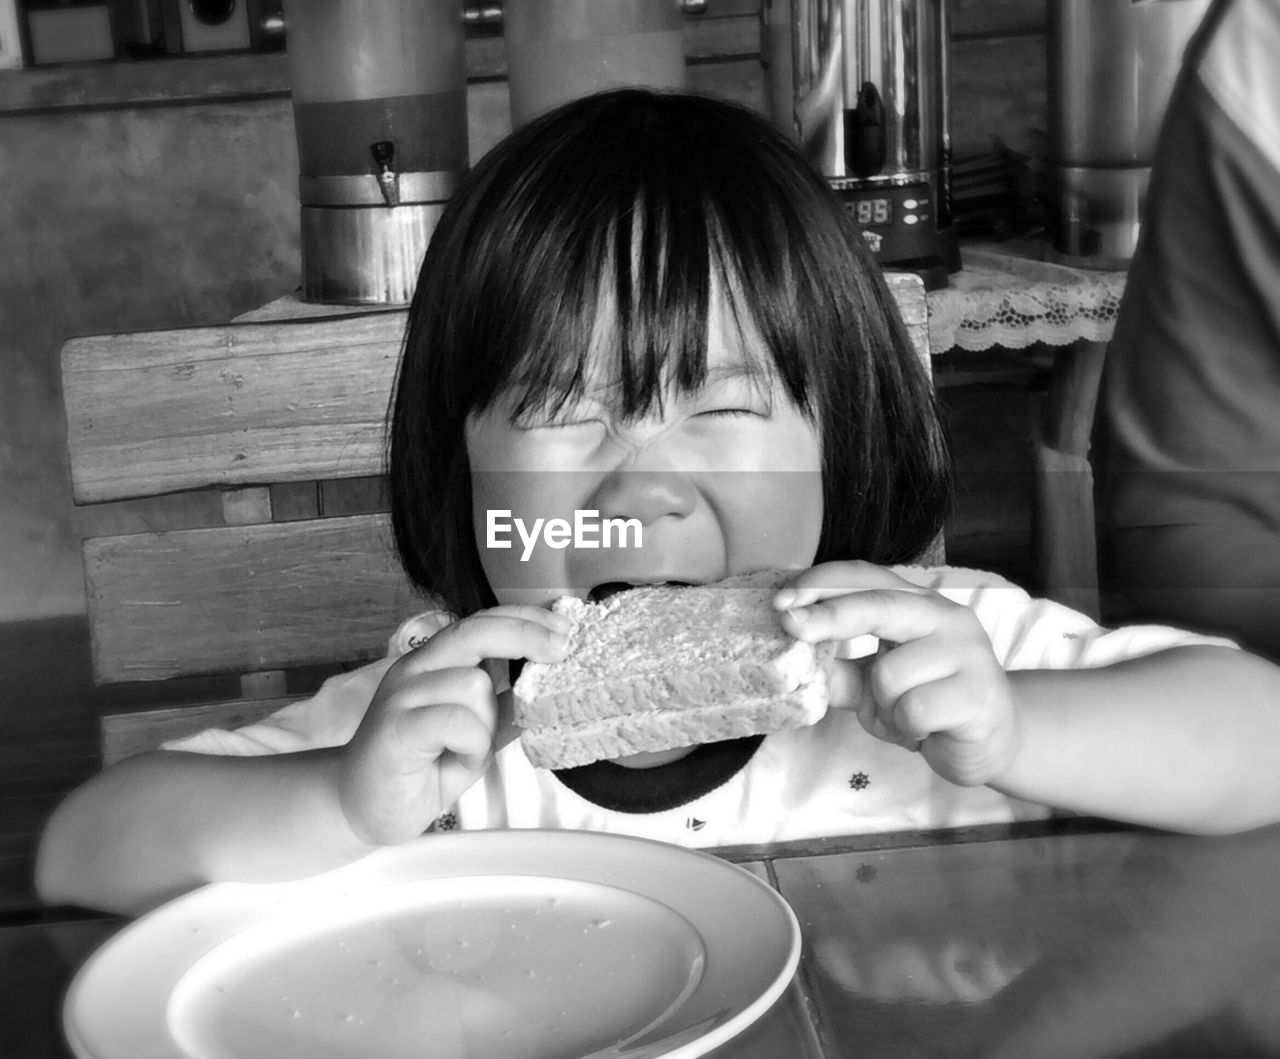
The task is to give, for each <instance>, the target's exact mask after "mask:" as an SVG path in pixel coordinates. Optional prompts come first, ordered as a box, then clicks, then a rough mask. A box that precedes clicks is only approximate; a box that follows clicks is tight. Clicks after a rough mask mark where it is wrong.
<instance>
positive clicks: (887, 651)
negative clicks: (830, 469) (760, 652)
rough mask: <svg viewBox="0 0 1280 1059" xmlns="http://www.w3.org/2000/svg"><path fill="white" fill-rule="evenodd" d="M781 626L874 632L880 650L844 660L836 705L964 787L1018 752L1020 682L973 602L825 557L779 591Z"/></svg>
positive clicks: (809, 636) (813, 635) (990, 777)
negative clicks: (1016, 685) (1009, 672)
mask: <svg viewBox="0 0 1280 1059" xmlns="http://www.w3.org/2000/svg"><path fill="white" fill-rule="evenodd" d="M775 605H776V606H777V607H778V608H779V609H780V610H783V611H784V614H783V616H782V624H783V627H784V628H785V629H786V630H787V631H788V632H789V633H791V635H792V636H794V637H796V639H798V640H804V641H806V642H809V643H817V642H820V641H823V640H846V639H851V638H853V637H855V636H863V635H866V634H870V635H873V636H876V637H879V639H880V641H881V645H880V651H879V653H877V654H876V655H874V656H872V657H870V658H864V659H859V660H857V661H849V660H844V659H839V660H837V663H836V670H835V672H834V673H833V676H832V705H833V706H840V707H844V708H848V709H853V710H854V711H855V712H856V713H857V715H858V720H860V721H861V722H862V726H863V727H864V728H866V730H867V731H868V732H870V733H871V734H872V735H874V736H877V737H878V738H880V739H884V740H887V741H888V742H891V743H897V744H898V745H900V746H904V747H907V748H908V749H911V750H915V749H919V751H920V752H921V753H922V754H923V755H924V757H925V760H926V761H928V762H929V764H930V766H932V768H933V769H934V771H936V772H937V773H939V774H940V775H942V776H944V777H946V778H947V779H949V780H951V781H952V782H953V783H959V784H964V785H967V786H970V785H976V784H982V783H990V782H992V781H994V780H996V779H997V778H998V777H999V776H1000V775H1001V774H1002V773H1003V772H1004V771H1005V770H1006V769H1007V768H1008V766H1009V765H1010V764H1011V763H1012V761H1013V759H1014V757H1015V756H1016V754H1017V752H1018V745H1019V731H1018V714H1017V709H1016V705H1015V701H1014V693H1013V688H1012V686H1011V685H1010V683H1009V678H1008V677H1007V676H1006V675H1005V672H1004V670H1003V668H1001V666H1000V663H999V662H998V661H997V660H996V657H995V654H994V652H993V651H992V649H991V642H990V640H989V639H988V638H987V634H986V631H985V630H984V629H983V628H982V625H981V623H980V622H979V621H978V619H977V617H976V616H975V615H974V613H973V611H971V610H969V608H968V607H964V606H961V605H960V604H958V603H953V602H951V601H950V600H948V599H946V598H945V597H943V596H941V595H939V594H938V593H936V592H934V591H932V590H930V589H926V588H921V587H920V586H919V585H914V584H912V583H911V582H909V581H905V580H903V579H902V578H901V577H899V576H898V575H897V574H895V573H893V572H892V571H890V570H886V569H885V568H883V567H880V566H876V565H874V564H872V563H863V562H842V563H824V564H823V565H821V566H815V567H813V568H812V569H809V570H806V571H805V572H804V573H802V574H800V575H799V576H798V577H797V578H796V579H795V581H794V582H793V583H792V585H791V587H790V588H785V589H782V590H781V591H780V592H779V593H778V596H777V597H776V599H775Z"/></svg>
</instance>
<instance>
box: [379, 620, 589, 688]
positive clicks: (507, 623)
mask: <svg viewBox="0 0 1280 1059" xmlns="http://www.w3.org/2000/svg"><path fill="white" fill-rule="evenodd" d="M570 628H571V624H570V622H569V620H568V619H567V618H564V617H562V616H561V615H559V614H553V613H552V612H551V611H549V610H543V609H542V608H540V607H510V608H499V607H495V608H493V609H492V610H485V611H481V612H480V613H478V614H473V615H471V616H470V617H469V618H463V619H462V620H461V621H458V622H454V624H452V625H449V626H447V627H446V628H443V629H441V630H440V631H439V632H438V633H436V634H435V635H434V636H433V637H431V639H430V640H428V641H427V642H426V643H425V644H423V645H422V646H421V647H419V648H417V649H416V650H414V651H412V652H410V653H409V654H408V655H405V656H404V658H403V659H401V660H400V662H399V663H397V666H398V667H400V668H402V669H403V670H404V671H406V672H407V673H409V674H414V673H424V672H428V671H431V670H436V669H447V668H451V667H455V666H477V665H479V664H480V663H481V662H483V661H484V660H485V659H486V658H506V659H514V658H528V659H531V660H532V661H535V662H558V661H560V660H561V659H562V658H564V656H565V653H566V652H567V651H568V649H569V637H568V633H569V629H570Z"/></svg>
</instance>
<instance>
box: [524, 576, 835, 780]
mask: <svg viewBox="0 0 1280 1059" xmlns="http://www.w3.org/2000/svg"><path fill="white" fill-rule="evenodd" d="M787 576H788V572H787V571H765V572H762V573H756V574H746V575H741V576H738V577H732V578H728V579H727V580H724V581H718V582H715V583H714V584H709V585H694V586H686V587H677V586H670V585H654V586H644V587H640V588H633V589H630V590H628V591H625V592H621V593H619V594H617V595H615V596H612V597H610V598H609V599H607V600H605V601H604V602H602V603H589V602H585V601H583V600H580V599H575V598H572V597H565V598H562V599H560V600H557V601H556V603H555V604H554V606H553V609H554V610H555V611H556V612H557V613H560V614H563V615H565V616H567V617H569V618H571V619H572V620H573V623H574V627H573V630H572V632H571V634H570V649H569V654H568V656H567V658H566V659H565V661H563V662H559V663H552V664H543V663H529V664H527V665H526V666H525V667H524V671H523V672H522V673H521V675H520V677H519V679H518V680H517V681H516V684H515V687H514V689H513V691H514V699H515V721H516V724H517V725H518V726H520V727H521V728H522V729H524V733H523V737H522V740H523V744H524V749H525V753H526V754H527V755H528V757H529V759H530V760H531V761H532V762H533V764H535V765H538V766H541V767H544V768H569V767H573V766H576V765H584V764H588V763H590V762H592V761H598V760H601V759H608V758H617V757H623V756H626V755H628V754H635V753H640V752H642V751H654V750H669V749H672V748H674V747H681V746H694V745H698V744H701V743H709V742H718V741H720V740H724V739H734V738H738V737H741V736H745V735H754V734H757V733H767V732H773V731H779V730H781V729H785V728H797V727H801V726H803V725H809V724H813V723H814V722H815V721H817V720H819V719H821V717H822V716H823V715H824V714H825V713H826V710H827V705H828V674H829V671H830V668H831V659H832V656H833V652H834V648H833V645H831V644H818V645H815V644H807V643H802V642H801V641H798V640H795V639H793V638H792V637H791V636H790V635H788V634H787V633H786V632H785V631H784V630H783V628H782V626H781V624H780V620H779V617H780V616H779V614H778V613H777V611H775V610H774V608H773V605H772V599H773V596H774V594H775V593H776V591H777V589H778V588H779V586H780V585H781V584H782V582H783V581H784V580H785V579H786V578H787Z"/></svg>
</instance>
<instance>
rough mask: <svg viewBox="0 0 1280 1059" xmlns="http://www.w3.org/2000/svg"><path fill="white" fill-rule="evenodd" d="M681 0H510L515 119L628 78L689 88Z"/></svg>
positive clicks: (505, 21) (506, 9) (505, 11)
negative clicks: (687, 85) (686, 79)
mask: <svg viewBox="0 0 1280 1059" xmlns="http://www.w3.org/2000/svg"><path fill="white" fill-rule="evenodd" d="M687 6H688V5H687V4H683V3H681V2H680V0H503V4H502V27H503V28H502V34H503V37H504V38H505V43H506V53H507V76H508V89H509V91H510V94H511V121H512V124H513V125H521V124H523V123H524V122H526V121H528V120H529V119H530V118H532V117H534V116H536V115H537V114H541V113H543V112H544V111H547V110H550V109H551V108H552V107H555V106H557V105H559V104H560V103H565V102H568V101H569V100H570V99H576V98H577V97H579V96H585V95H589V94H590V93H592V92H598V91H602V90H604V89H607V88H615V87H620V86H623V85H643V86H646V87H649V88H669V89H683V88H684V87H685V64H684V10H685V8H686V7H687Z"/></svg>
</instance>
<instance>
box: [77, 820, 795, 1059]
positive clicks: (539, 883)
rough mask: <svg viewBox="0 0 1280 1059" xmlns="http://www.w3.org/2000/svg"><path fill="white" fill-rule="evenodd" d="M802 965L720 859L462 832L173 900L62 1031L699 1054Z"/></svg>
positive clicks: (100, 972) (411, 1051) (134, 1041)
mask: <svg viewBox="0 0 1280 1059" xmlns="http://www.w3.org/2000/svg"><path fill="white" fill-rule="evenodd" d="M799 957H800V930H799V926H798V924H797V922H796V918H795V915H794V914H793V913H792V911H791V909H790V907H789V906H788V905H787V904H786V902H785V901H783V899H782V898H781V897H780V896H779V895H778V894H777V893H775V892H774V891H773V890H772V889H770V888H769V887H768V886H767V885H765V884H764V883H763V882H761V881H760V880H759V879H757V878H755V877H754V876H753V875H751V874H750V873H749V872H746V871H744V870H743V869H741V868H738V867H735V866H734V865H732V864H729V863H727V862H725V861H722V860H719V859H717V858H715V857H712V856H710V855H708V854H705V853H699V852H696V851H693V850H686V849H681V848H679V847H676V846H669V845H665V844H663V843H658V842H651V841H648V840H644V839H636V838H624V837H621V836H616V835H604V834H596V833H591V832H582V831H488V832H473V833H467V834H462V833H454V834H443V835H432V836H428V837H426V838H423V839H420V840H418V841H415V842H411V843H408V844H406V845H403V846H397V847H394V848H389V849H385V850H381V851H379V852H377V853H375V854H373V855H372V856H370V857H367V858H365V859H364V860H361V861H359V862H358V863H356V864H352V865H349V866H348V867H345V868H340V869H338V870H337V871H333V872H329V873H327V874H324V875H320V876H316V877H315V878H312V879H306V880H303V881H301V882H295V883H280V884H259V885H251V884H238V883H218V884H215V885H212V886H206V887H204V888H202V889H200V890H197V891H195V892H194V893H191V894H188V895H187V896H185V897H181V898H178V899H177V900H176V901H173V902H171V903H170V904H167V905H165V906H163V907H162V908H159V909H156V910H155V911H154V912H151V913H149V914H148V915H146V916H143V917H142V918H141V919H139V920H137V921H136V922H134V923H132V924H130V925H129V926H127V927H126V928H125V929H124V930H122V931H121V932H120V933H119V934H117V935H116V936H115V937H113V938H112V939H111V940H110V941H108V942H107V943H106V944H105V945H104V946H103V947H102V948H101V949H100V950H99V951H98V952H96V953H95V954H94V955H93V956H92V957H90V959H89V960H88V961H87V962H86V963H85V965H84V967H83V968H82V969H81V970H80V972H79V974H77V975H76V978H75V980H74V981H73V982H72V985H71V989H70V992H69V993H68V995H67V1001H66V1007H65V1010H64V1020H63V1021H64V1026H65V1029H66V1033H67V1039H68V1041H69V1042H70V1044H71V1047H72V1050H73V1051H74V1052H75V1054H76V1055H77V1056H78V1057H80V1059H191V1057H199V1059H232V1057H234V1059H289V1057H306V1059H327V1057H339V1056H341V1057H364V1056H378V1057H382V1059H397V1057H401V1056H405V1057H408V1056H415V1057H420V1056H428V1055H429V1056H432V1057H440V1059H453V1057H458V1059H461V1057H476V1059H506V1057H508V1056H511V1057H514V1056H521V1057H529V1059H533V1057H537V1059H552V1057H555V1059H560V1057H565V1059H568V1057H571V1056H572V1057H578V1056H593V1057H601V1059H603V1057H606V1056H608V1057H612V1059H653V1057H656V1056H670V1057H677V1056H678V1057H681V1059H688V1057H691V1056H698V1055H703V1054H705V1053H706V1052H708V1051H710V1050H711V1049H712V1048H715V1047H717V1046H718V1045H720V1044H723V1043H724V1042H725V1041H727V1040H728V1039H729V1038H731V1037H733V1036H734V1035H735V1034H737V1033H739V1032H741V1031H742V1030H743V1029H745V1028H746V1027H747V1026H749V1025H750V1024H751V1023H752V1022H753V1021H755V1020H756V1019H757V1018H759V1017H760V1016H761V1015H762V1014H764V1012H765V1011H767V1010H768V1009H769V1007H770V1005H771V1004H772V1003H773V1002H774V1001H775V1000H776V999H777V998H778V997H779V996H780V995H781V994H782V992H783V990H784V989H785V988H786V987H787V984H788V982H790V980H791V976H792V975H793V974H794V972H795V969H796V963H797V961H798V960H799Z"/></svg>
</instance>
